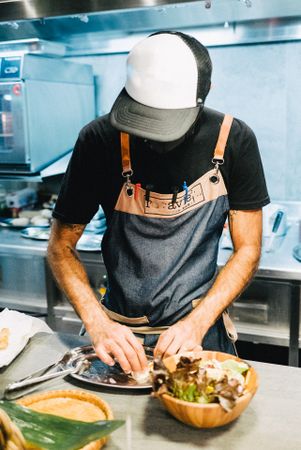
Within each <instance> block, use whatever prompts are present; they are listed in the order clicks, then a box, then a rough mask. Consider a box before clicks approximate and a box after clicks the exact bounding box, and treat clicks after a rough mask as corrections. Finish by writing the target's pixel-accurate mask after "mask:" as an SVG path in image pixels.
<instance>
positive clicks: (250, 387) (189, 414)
mask: <svg viewBox="0 0 301 450" xmlns="http://www.w3.org/2000/svg"><path fill="white" fill-rule="evenodd" d="M190 355H191V353H190ZM180 356H181V355H175V356H170V357H169V358H166V359H165V360H164V363H165V365H166V367H167V368H168V370H169V371H171V372H172V371H174V370H175V368H176V364H177V362H178V361H179V359H180ZM197 356H201V357H202V358H204V359H216V360H218V361H225V360H226V359H234V360H236V361H240V362H243V361H242V360H241V359H240V358H238V357H236V356H233V355H230V354H227V353H221V352H214V351H202V352H199V353H198V355H197ZM257 387H258V376H257V374H256V372H255V370H254V368H253V367H251V368H250V370H249V371H248V373H247V376H246V382H245V393H244V394H243V395H242V396H241V397H239V398H238V400H237V401H236V404H235V406H234V408H233V409H232V410H231V411H230V412H227V411H225V410H224V409H223V408H222V407H221V405H220V404H219V403H209V404H199V403H192V402H187V401H183V400H179V399H177V398H174V397H172V396H171V395H168V394H162V395H161V396H160V400H161V402H162V404H163V405H164V406H165V408H166V409H167V411H168V412H169V413H170V414H172V415H173V416H174V417H175V418H176V419H178V420H180V421H181V422H184V423H186V424H187V425H191V426H193V427H196V428H213V427H220V426H222V425H225V424H227V423H229V422H232V421H233V420H235V419H236V418H237V417H238V416H239V415H240V414H241V413H242V412H243V411H244V410H245V409H246V407H247V406H248V404H249V403H250V401H251V399H252V397H253V395H254V394H255V392H256V390H257Z"/></svg>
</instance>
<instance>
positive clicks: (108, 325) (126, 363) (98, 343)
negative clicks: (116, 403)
mask: <svg viewBox="0 0 301 450" xmlns="http://www.w3.org/2000/svg"><path fill="white" fill-rule="evenodd" d="M94 330H95V331H93V330H88V332H89V334H90V337H91V339H92V343H93V346H94V349H95V351H96V354H97V356H98V357H99V358H100V359H101V360H102V361H103V362H104V363H105V364H108V365H110V366H113V365H114V364H115V360H117V361H118V363H119V364H120V366H121V368H122V369H123V370H124V372H141V371H143V370H145V369H146V368H147V359H146V355H145V352H144V349H143V346H142V344H141V343H140V342H139V341H138V339H137V338H136V337H135V335H134V334H133V333H132V331H131V330H130V329H129V328H128V327H126V326H125V325H121V324H119V323H118V322H114V321H112V320H110V319H108V320H106V321H105V323H103V322H102V323H101V324H98V326H97V327H95V329H94Z"/></svg>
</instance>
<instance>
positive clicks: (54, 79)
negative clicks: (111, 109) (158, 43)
mask: <svg viewBox="0 0 301 450" xmlns="http://www.w3.org/2000/svg"><path fill="white" fill-rule="evenodd" d="M94 117H95V101H94V79H93V73H92V68H91V66H89V65H86V64H76V63H73V62H69V61H65V60H64V59H63V58H49V57H45V56H41V55H32V54H14V55H12V54H7V53H5V54H3V53H2V54H1V53H0V171H1V172H13V173H16V172H20V173H35V172H37V171H39V170H40V169H42V168H43V167H45V166H47V165H48V164H50V163H52V162H53V161H55V160H57V159H58V158H59V157H60V156H62V155H64V154H65V153H67V152H68V151H69V150H70V149H72V147H73V145H74V141H75V139H76V137H77V134H78V131H79V130H80V129H81V128H82V126H83V125H84V124H86V123H87V122H89V121H90V120H92V119H93V118H94Z"/></svg>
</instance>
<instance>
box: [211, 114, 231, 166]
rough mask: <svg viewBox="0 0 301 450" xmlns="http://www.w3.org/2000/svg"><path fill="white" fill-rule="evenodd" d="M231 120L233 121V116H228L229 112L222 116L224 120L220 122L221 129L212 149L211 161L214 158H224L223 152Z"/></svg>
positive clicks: (221, 159)
mask: <svg viewBox="0 0 301 450" xmlns="http://www.w3.org/2000/svg"><path fill="white" fill-rule="evenodd" d="M232 122H233V117H232V116H230V115H229V114H226V115H225V117H224V120H223V122H222V124H221V129H220V132H219V135H218V140H217V143H216V146H215V149H214V154H213V161H214V160H220V161H223V160H224V153H225V149H226V144H227V140H228V137H229V133H230V130H231V126H232Z"/></svg>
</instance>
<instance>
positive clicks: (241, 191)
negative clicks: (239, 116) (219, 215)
mask: <svg viewBox="0 0 301 450" xmlns="http://www.w3.org/2000/svg"><path fill="white" fill-rule="evenodd" d="M239 147H240V148H236V149H235V153H236V155H235V157H234V161H233V166H232V168H231V170H230V174H229V204H230V209H240V210H253V209H260V208H262V207H263V206H265V205H267V204H268V203H270V199H269V195H268V191H267V186H266V182H265V176H264V171H263V166H262V162H261V157H260V153H259V149H258V144H257V139H256V136H255V134H254V133H253V131H252V130H251V129H250V128H249V127H248V126H246V125H245V129H244V132H243V136H242V138H241V140H240V143H239Z"/></svg>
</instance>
